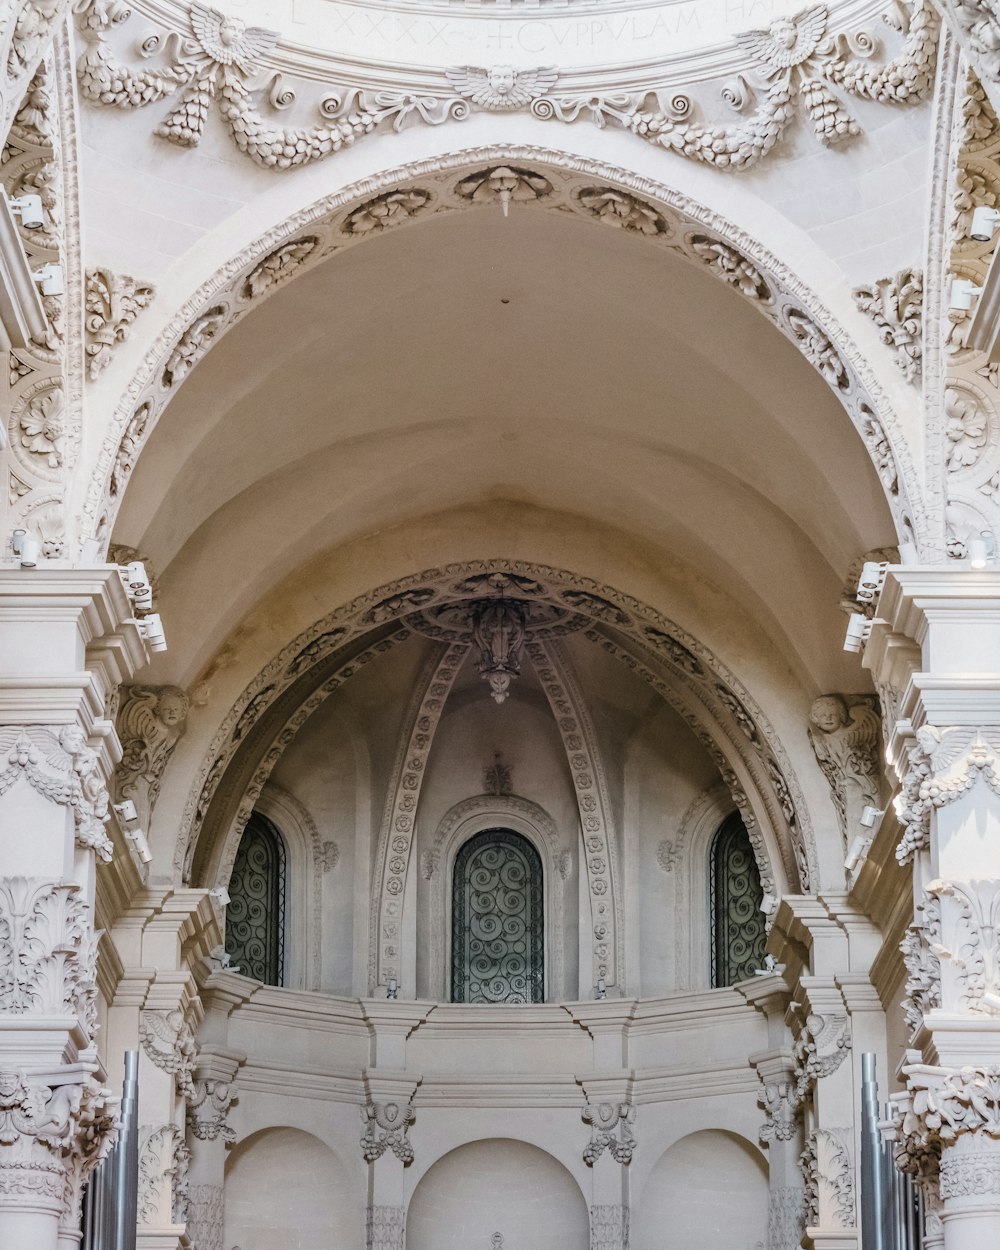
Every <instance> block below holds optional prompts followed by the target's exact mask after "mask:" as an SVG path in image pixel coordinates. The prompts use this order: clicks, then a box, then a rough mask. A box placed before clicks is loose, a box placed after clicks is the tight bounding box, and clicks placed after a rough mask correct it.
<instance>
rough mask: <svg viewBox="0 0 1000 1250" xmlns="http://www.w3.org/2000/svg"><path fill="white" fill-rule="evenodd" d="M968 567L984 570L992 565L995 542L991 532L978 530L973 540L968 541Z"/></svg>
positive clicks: (995, 550) (995, 551)
mask: <svg viewBox="0 0 1000 1250" xmlns="http://www.w3.org/2000/svg"><path fill="white" fill-rule="evenodd" d="M968 553H969V567H970V568H973V569H985V568H986V566H987V565H988V564H992V563H993V561H994V560H995V559H996V556H997V540H996V537H995V536H994V534H993V531H992V530H980V531H979V534H978V535H977V536H976V537H975V538H970V539H969V544H968Z"/></svg>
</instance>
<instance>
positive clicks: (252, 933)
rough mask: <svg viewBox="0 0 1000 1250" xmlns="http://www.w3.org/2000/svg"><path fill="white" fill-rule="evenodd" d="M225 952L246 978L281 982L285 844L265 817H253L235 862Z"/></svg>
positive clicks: (241, 840) (276, 983) (283, 946)
mask: <svg viewBox="0 0 1000 1250" xmlns="http://www.w3.org/2000/svg"><path fill="white" fill-rule="evenodd" d="M226 952H227V953H228V955H229V957H230V961H231V963H232V965H233V966H234V967H236V968H239V970H240V972H241V973H242V974H243V975H244V976H246V977H253V978H254V980H256V981H263V982H264V984H265V985H281V984H282V983H283V981H284V964H285V843H284V841H283V840H282V837H281V834H280V833H279V832H278V830H277V829H276V828H275V826H274V825H273V824H272V823H271V821H269V820H267V819H266V817H264V816H261V815H260V813H259V812H254V813H253V815H252V816H251V817H250V820H249V822H248V824H247V827H246V830H245V832H244V834H243V837H242V838H241V839H240V845H239V849H238V850H237V852H236V859H235V861H234V863H233V874H232V877H231V878H230V881H229V904H228V906H227V908H226Z"/></svg>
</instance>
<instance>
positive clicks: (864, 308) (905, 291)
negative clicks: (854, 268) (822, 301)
mask: <svg viewBox="0 0 1000 1250" xmlns="http://www.w3.org/2000/svg"><path fill="white" fill-rule="evenodd" d="M851 297H852V298H853V300H854V303H855V304H856V305H857V307H858V309H859V311H860V312H863V313H864V314H865V316H866V317H870V318H871V320H872V321H873V322H874V323H875V327H876V329H877V330H878V332H879V338H881V340H882V342H883V343H884V344H885V345H886V347H888V348H890V350H891V351H892V352H893V355H894V358H895V361H896V367H897V368H898V369H899V371H900V373H902V375H903V377H904V378H906V380H907V382H913V381H915V380H916V379H917V378H919V376H920V369H921V362H922V360H923V354H924V346H923V323H924V277H923V273H922V272H921V271H920V270H919V269H901V270H900V271H899V272H898V273H897V274H895V275H894V276H893V277H891V278H880V279H879V280H878V281H877V282H872V283H869V284H868V285H866V286H857V287H855V288H854V290H853V291H852V292H851Z"/></svg>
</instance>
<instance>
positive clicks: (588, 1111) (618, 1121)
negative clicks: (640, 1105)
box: [580, 1102, 636, 1167]
mask: <svg viewBox="0 0 1000 1250" xmlns="http://www.w3.org/2000/svg"><path fill="white" fill-rule="evenodd" d="M635 1113H636V1108H635V1107H634V1106H633V1105H632V1104H631V1103H628V1102H617V1103H616V1102H597V1103H585V1104H584V1106H583V1108H582V1110H581V1112H580V1114H581V1115H582V1116H583V1120H584V1123H585V1124H589V1125H590V1126H591V1127H590V1141H589V1142H588V1143H587V1145H586V1146H585V1147H584V1150H583V1161H584V1163H586V1165H587V1166H588V1167H593V1166H594V1164H595V1163H596V1162H597V1160H598V1159H599V1158H600V1157H601V1155H603V1154H604V1153H605V1151H606V1152H607V1153H608V1154H609V1155H610V1156H611V1158H612V1159H614V1161H615V1162H616V1163H621V1164H624V1165H625V1166H628V1164H630V1163H631V1162H632V1155H633V1154H634V1153H635V1149H636V1140H635V1132H634V1130H633V1125H634V1124H635Z"/></svg>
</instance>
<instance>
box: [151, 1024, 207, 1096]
mask: <svg viewBox="0 0 1000 1250" xmlns="http://www.w3.org/2000/svg"><path fill="white" fill-rule="evenodd" d="M139 1041H140V1042H141V1043H142V1048H143V1050H144V1051H145V1052H146V1054H147V1055H148V1056H149V1058H150V1059H151V1060H152V1061H153V1063H155V1064H156V1066H157V1067H158V1068H160V1069H161V1070H162V1071H164V1072H169V1073H170V1074H171V1075H172V1076H173V1078H174V1081H175V1083H176V1085H177V1092H178V1094H180V1095H181V1096H182V1097H183V1098H185V1099H187V1100H188V1101H190V1099H191V1098H192V1097H194V1092H195V1089H194V1081H193V1077H192V1073H193V1071H194V1062H195V1059H196V1058H197V1056H198V1043H197V1042H196V1041H195V1038H194V1034H193V1033H192V1031H191V1026H190V1025H189V1024H188V1022H187V1021H186V1020H185V1019H184V1013H183V1012H182V1011H181V1010H180V1009H179V1008H175V1009H174V1010H173V1011H144V1012H142V1014H141V1015H140V1017H139Z"/></svg>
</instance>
